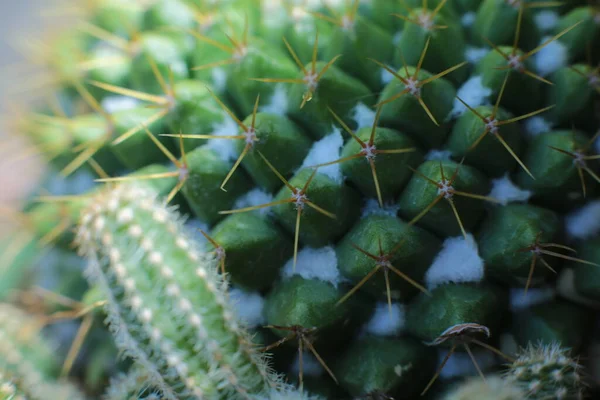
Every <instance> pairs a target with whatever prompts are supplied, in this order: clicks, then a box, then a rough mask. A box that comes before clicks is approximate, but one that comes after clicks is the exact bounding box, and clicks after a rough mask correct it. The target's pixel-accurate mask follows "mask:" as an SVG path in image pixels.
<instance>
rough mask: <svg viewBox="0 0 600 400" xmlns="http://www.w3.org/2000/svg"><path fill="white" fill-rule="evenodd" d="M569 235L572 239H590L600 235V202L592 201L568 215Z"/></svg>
mask: <svg viewBox="0 0 600 400" xmlns="http://www.w3.org/2000/svg"><path fill="white" fill-rule="evenodd" d="M566 222H567V233H568V234H569V236H570V237H571V238H576V239H584V240H585V239H588V238H590V237H592V236H595V235H597V234H599V233H600V200H596V201H591V202H589V203H587V204H586V205H585V206H583V207H581V208H579V209H577V210H575V211H573V212H571V213H570V214H569V215H567V218H566Z"/></svg>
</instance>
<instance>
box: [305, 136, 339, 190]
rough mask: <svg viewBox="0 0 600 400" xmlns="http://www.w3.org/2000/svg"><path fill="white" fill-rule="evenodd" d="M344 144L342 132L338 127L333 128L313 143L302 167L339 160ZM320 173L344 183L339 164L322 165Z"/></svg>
mask: <svg viewBox="0 0 600 400" xmlns="http://www.w3.org/2000/svg"><path fill="white" fill-rule="evenodd" d="M343 145H344V138H343V137H342V132H341V131H340V130H339V129H338V128H333V132H332V133H330V134H329V135H327V136H325V137H324V138H323V139H321V140H319V141H317V142H315V143H314V144H313V146H312V147H311V149H310V151H309V152H308V155H307V156H306V158H305V159H304V162H303V163H302V166H301V167H300V169H302V168H306V167H313V166H315V165H318V164H323V163H327V162H330V161H335V160H337V159H338V158H340V150H341V148H342V146H343ZM319 173H321V174H325V175H327V176H328V177H330V178H331V179H333V180H334V181H336V182H337V183H340V184H341V183H342V170H341V169H340V165H339V164H333V165H328V166H326V167H321V168H319Z"/></svg>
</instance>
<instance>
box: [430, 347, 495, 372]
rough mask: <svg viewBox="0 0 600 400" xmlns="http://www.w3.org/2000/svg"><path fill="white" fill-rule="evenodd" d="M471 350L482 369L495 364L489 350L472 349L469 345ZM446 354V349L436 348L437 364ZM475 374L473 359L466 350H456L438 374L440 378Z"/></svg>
mask: <svg viewBox="0 0 600 400" xmlns="http://www.w3.org/2000/svg"><path fill="white" fill-rule="evenodd" d="M471 352H472V353H473V356H474V357H475V360H476V361H477V365H479V368H481V370H482V371H485V370H486V369H489V368H491V367H493V366H494V365H495V364H496V360H495V358H494V353H492V352H491V351H489V350H482V349H474V348H473V347H472V346H471ZM446 354H448V351H447V350H442V349H440V350H438V365H441V363H442V361H443V360H444V357H446ZM466 375H477V369H476V368H475V365H473V361H472V360H471V357H469V354H468V353H466V352H464V353H463V352H459V351H456V352H454V354H452V356H450V358H449V359H448V362H447V363H446V365H445V366H444V368H443V369H442V372H441V373H440V376H441V377H442V378H446V379H447V378H454V377H458V376H466Z"/></svg>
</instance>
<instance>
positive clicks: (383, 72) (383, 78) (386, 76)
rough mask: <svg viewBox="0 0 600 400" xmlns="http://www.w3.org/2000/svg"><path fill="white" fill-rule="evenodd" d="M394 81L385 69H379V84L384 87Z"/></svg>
mask: <svg viewBox="0 0 600 400" xmlns="http://www.w3.org/2000/svg"><path fill="white" fill-rule="evenodd" d="M393 80H394V75H393V74H392V73H391V72H390V71H388V70H387V69H385V68H381V83H382V84H383V85H384V86H385V85H387V84H388V83H390V82H391V81H393Z"/></svg>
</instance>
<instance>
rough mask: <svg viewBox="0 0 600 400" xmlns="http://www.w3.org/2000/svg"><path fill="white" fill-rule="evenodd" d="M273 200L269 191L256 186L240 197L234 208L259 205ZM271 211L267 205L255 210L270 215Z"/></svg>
mask: <svg viewBox="0 0 600 400" xmlns="http://www.w3.org/2000/svg"><path fill="white" fill-rule="evenodd" d="M271 201H273V195H272V194H270V193H267V192H265V191H264V190H262V189H259V188H255V189H252V190H251V191H249V192H248V193H246V194H243V195H241V196H240V197H238V198H237V200H236V201H235V204H234V205H233V209H238V208H246V207H253V206H259V205H261V204H266V203H270V202H271ZM270 211H271V208H270V207H265V208H260V209H258V210H256V211H254V212H256V213H259V214H261V215H268V214H269V212H270Z"/></svg>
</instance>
